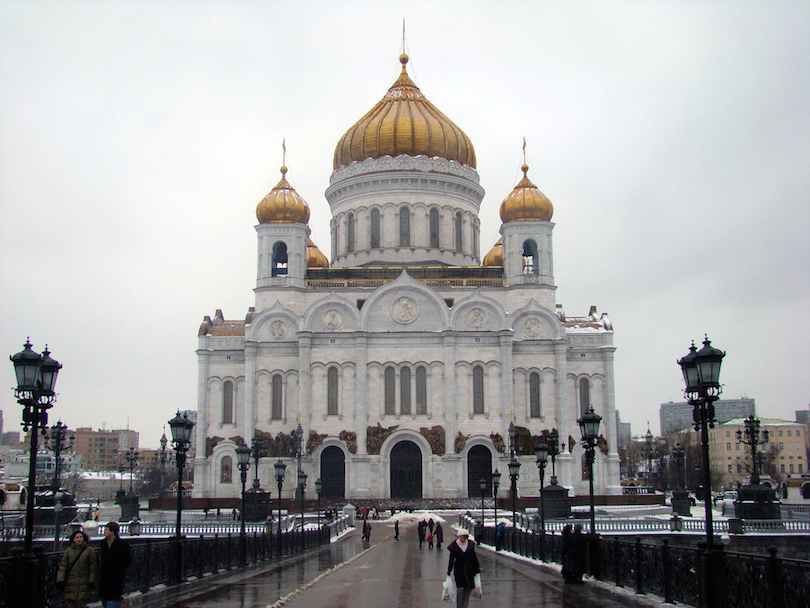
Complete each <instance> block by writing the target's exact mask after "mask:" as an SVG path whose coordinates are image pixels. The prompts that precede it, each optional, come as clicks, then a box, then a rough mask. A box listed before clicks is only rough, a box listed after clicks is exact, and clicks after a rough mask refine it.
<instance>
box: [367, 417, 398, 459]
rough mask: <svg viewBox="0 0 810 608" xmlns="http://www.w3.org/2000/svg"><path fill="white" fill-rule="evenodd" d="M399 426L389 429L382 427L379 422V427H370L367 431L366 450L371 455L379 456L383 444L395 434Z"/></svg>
mask: <svg viewBox="0 0 810 608" xmlns="http://www.w3.org/2000/svg"><path fill="white" fill-rule="evenodd" d="M398 428H399V425H398V424H397V425H395V426H389V427H388V428H386V427H384V426H383V425H381V424H380V423H379V422H378V423H377V426H370V427H368V428H367V429H366V449H367V450H368V453H369V454H379V453H380V450H381V449H382V444H383V442H384V441H385V440H386V439H388V436H389V435H390V434H391V433H393V432H394V431H395V430H396V429H398Z"/></svg>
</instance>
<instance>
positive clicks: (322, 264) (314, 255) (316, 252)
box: [307, 238, 329, 268]
mask: <svg viewBox="0 0 810 608" xmlns="http://www.w3.org/2000/svg"><path fill="white" fill-rule="evenodd" d="M307 268H329V260H327V259H326V256H325V255H324V254H323V252H322V251H321V250H320V249H318V246H317V245H316V244H315V243H313V242H312V239H310V238H307Z"/></svg>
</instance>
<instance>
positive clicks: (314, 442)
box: [307, 430, 329, 454]
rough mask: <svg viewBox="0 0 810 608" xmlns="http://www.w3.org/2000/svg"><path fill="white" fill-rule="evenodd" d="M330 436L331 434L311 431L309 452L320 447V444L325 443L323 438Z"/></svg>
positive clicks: (308, 442)
mask: <svg viewBox="0 0 810 608" xmlns="http://www.w3.org/2000/svg"><path fill="white" fill-rule="evenodd" d="M327 437H329V435H320V434H318V433H316V432H315V431H312V430H310V431H309V439H308V440H307V454H312V452H314V451H315V450H317V449H318V446H319V445H321V444H322V443H323V440H324V439H326V438H327Z"/></svg>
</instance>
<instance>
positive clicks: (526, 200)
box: [501, 164, 554, 224]
mask: <svg viewBox="0 0 810 608" xmlns="http://www.w3.org/2000/svg"><path fill="white" fill-rule="evenodd" d="M521 169H522V170H523V179H521V180H520V181H519V182H518V183H517V185H516V186H515V188H514V190H512V192H511V193H510V194H509V196H507V197H506V198H505V199H504V201H503V202H502V203H501V221H502V222H503V223H504V224H507V223H509V222H520V221H529V220H534V221H542V222H548V221H550V220H551V216H552V215H554V205H552V204H551V201H550V200H548V197H547V196H546V195H545V194H543V193H542V192H540V190H538V189H537V186H535V185H534V184H533V183H532V182H531V180H530V179H529V178H528V176H527V173H528V172H529V166H528V165H526V164H524V165H523V166H522V167H521Z"/></svg>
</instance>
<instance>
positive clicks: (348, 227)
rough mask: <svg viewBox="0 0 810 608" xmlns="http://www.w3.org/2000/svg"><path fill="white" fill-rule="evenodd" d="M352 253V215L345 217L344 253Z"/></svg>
mask: <svg viewBox="0 0 810 608" xmlns="http://www.w3.org/2000/svg"><path fill="white" fill-rule="evenodd" d="M352 251H354V213H350V214H349V215H347V216H346V252H347V253H351V252H352Z"/></svg>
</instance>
